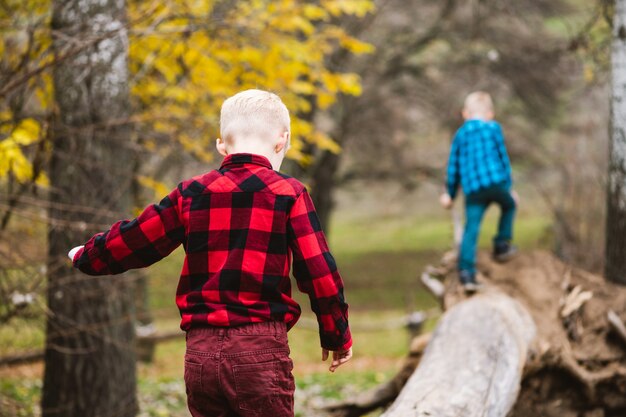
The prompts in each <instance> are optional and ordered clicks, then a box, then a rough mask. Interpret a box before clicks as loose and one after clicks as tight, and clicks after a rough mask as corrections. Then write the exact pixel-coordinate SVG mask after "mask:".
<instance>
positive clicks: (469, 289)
mask: <svg viewBox="0 0 626 417" xmlns="http://www.w3.org/2000/svg"><path fill="white" fill-rule="evenodd" d="M459 280H461V285H462V286H463V290H465V293H466V294H468V295H471V294H474V293H475V292H476V291H478V290H480V289H481V288H482V285H480V284H479V283H478V282H476V275H475V274H473V273H471V272H469V271H459Z"/></svg>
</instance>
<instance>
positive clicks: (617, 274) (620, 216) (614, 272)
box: [604, 0, 626, 284]
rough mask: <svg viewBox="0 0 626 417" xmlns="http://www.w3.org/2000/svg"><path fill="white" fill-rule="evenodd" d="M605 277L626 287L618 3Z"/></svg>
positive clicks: (624, 35)
mask: <svg viewBox="0 0 626 417" xmlns="http://www.w3.org/2000/svg"><path fill="white" fill-rule="evenodd" d="M612 92H613V93H612V101H611V128H610V131H611V140H610V145H609V146H610V149H609V172H608V190H607V191H608V192H607V220H606V255H605V269H604V272H605V276H606V278H607V279H609V280H611V281H615V282H619V283H622V284H626V256H624V247H625V246H626V0H616V1H615V16H614V20H613V51H612Z"/></svg>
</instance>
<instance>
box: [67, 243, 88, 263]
mask: <svg viewBox="0 0 626 417" xmlns="http://www.w3.org/2000/svg"><path fill="white" fill-rule="evenodd" d="M84 247H85V245H80V246H76V247H75V248H74V249H72V250H71V251H69V253H68V254H67V256H68V258H70V260H71V261H72V262H74V256H76V252H78V251H79V250H81V249H82V248H84Z"/></svg>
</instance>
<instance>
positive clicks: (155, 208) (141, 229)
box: [74, 188, 185, 275]
mask: <svg viewBox="0 0 626 417" xmlns="http://www.w3.org/2000/svg"><path fill="white" fill-rule="evenodd" d="M179 200H180V192H179V190H178V188H176V189H174V190H173V191H172V192H171V193H170V194H169V195H167V196H166V197H165V198H163V200H161V202H160V203H158V204H152V205H150V206H148V207H146V208H145V209H144V211H143V212H142V213H141V214H140V215H139V216H138V217H137V218H135V219H133V220H121V221H119V222H117V223H115V224H114V225H113V226H111V229H109V230H108V231H106V232H103V233H98V234H96V235H94V236H93V237H92V238H91V239H89V240H88V241H87V243H85V247H84V248H83V249H80V250H79V251H78V253H76V255H75V256H74V266H75V267H76V268H78V269H80V270H81V271H82V272H84V273H86V274H89V275H111V274H119V273H122V272H124V271H127V270H129V269H134V268H142V267H145V266H148V265H151V264H153V263H155V262H157V261H159V260H161V259H163V258H164V257H166V256H167V255H169V254H170V253H171V252H172V251H173V250H174V249H176V248H177V247H178V245H180V244H181V243H182V242H183V239H184V236H185V229H184V226H183V224H182V222H181V220H180V212H179V207H180V206H179Z"/></svg>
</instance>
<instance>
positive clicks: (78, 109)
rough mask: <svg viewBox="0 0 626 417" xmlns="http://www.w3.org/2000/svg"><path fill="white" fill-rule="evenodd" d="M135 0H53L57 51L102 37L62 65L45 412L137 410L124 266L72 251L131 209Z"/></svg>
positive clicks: (47, 416)
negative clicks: (81, 264)
mask: <svg viewBox="0 0 626 417" xmlns="http://www.w3.org/2000/svg"><path fill="white" fill-rule="evenodd" d="M125 7H126V5H125V1H124V0H55V1H54V2H53V14H52V29H53V34H54V39H53V49H54V52H55V55H56V56H62V55H63V53H64V51H66V50H69V49H72V48H75V47H76V46H77V45H80V44H81V43H82V42H89V41H90V40H93V39H102V40H100V41H99V42H95V43H93V46H89V47H88V48H86V49H84V50H83V51H82V52H81V53H80V54H78V55H74V56H72V57H71V58H68V59H65V60H63V61H59V62H58V63H57V64H56V65H55V67H54V86H55V101H56V104H57V111H56V117H55V120H54V138H53V151H52V157H51V162H50V164H51V166H50V169H49V175H50V182H51V187H50V190H51V191H50V202H51V204H50V206H51V209H50V210H49V218H50V225H49V230H48V238H49V240H48V242H49V248H48V305H49V310H50V314H49V317H48V323H47V337H46V352H45V360H46V369H45V375H44V387H43V395H42V415H43V416H44V417H52V416H55V417H56V416H64V417H74V416H76V417H78V416H80V417H91V416H94V417H95V416H98V417H102V416H122V417H125V416H128V417H130V416H134V415H135V414H136V411H137V402H136V396H135V386H136V376H135V354H134V349H133V337H134V332H133V325H132V291H130V288H131V286H130V285H128V284H127V282H125V280H124V279H123V278H122V279H120V278H119V276H118V278H111V277H102V278H101V277H97V278H94V277H87V276H84V275H81V274H80V273H78V272H77V271H75V270H74V269H73V268H72V267H71V265H70V263H69V261H68V260H67V258H66V256H67V255H66V254H67V252H68V250H69V249H71V248H72V247H73V246H76V245H78V244H80V243H81V242H84V241H85V240H86V239H87V238H88V237H89V236H90V235H91V234H93V233H94V232H97V231H99V230H101V229H102V228H103V227H104V225H106V224H110V223H111V222H112V221H114V220H117V219H119V218H120V217H121V216H124V217H125V216H128V214H129V212H130V200H129V194H130V193H129V192H128V191H129V187H130V184H131V180H132V175H131V169H132V163H131V160H132V156H133V155H132V151H131V150H130V149H131V147H130V146H127V145H126V144H127V142H128V138H129V136H130V135H129V133H130V130H129V126H128V124H127V121H128V117H129V112H130V103H129V92H128V68H127V48H128V39H127V33H126V26H125V25H126V15H125ZM67 207H71V209H69V210H68V209H67Z"/></svg>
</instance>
